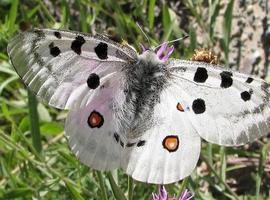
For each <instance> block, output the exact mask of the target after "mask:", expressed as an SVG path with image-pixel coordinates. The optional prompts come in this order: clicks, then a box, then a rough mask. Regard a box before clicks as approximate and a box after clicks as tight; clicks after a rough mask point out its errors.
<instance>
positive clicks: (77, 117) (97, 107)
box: [65, 74, 124, 170]
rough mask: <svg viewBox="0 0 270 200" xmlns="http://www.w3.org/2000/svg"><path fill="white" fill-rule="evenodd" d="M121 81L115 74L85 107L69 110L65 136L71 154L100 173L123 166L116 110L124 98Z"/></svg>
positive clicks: (122, 146)
mask: <svg viewBox="0 0 270 200" xmlns="http://www.w3.org/2000/svg"><path fill="white" fill-rule="evenodd" d="M120 79H121V77H119V76H118V74H115V76H114V77H110V78H108V79H106V80H103V82H104V85H105V86H106V87H104V88H102V89H100V90H97V91H96V92H95V94H93V96H94V98H90V99H89V103H88V104H87V106H85V107H81V108H79V109H75V110H73V109H72V110H70V112H69V114H68V117H67V120H66V125H65V132H66V135H67V137H68V139H69V145H70V147H71V150H72V151H73V152H74V154H75V155H76V156H77V158H78V159H79V160H80V161H81V162H82V163H84V164H86V165H88V166H90V167H92V168H94V169H98V170H112V169H115V168H119V167H120V166H121V164H120V163H121V156H122V152H123V151H124V144H123V141H122V139H121V138H122V135H121V132H119V131H118V119H117V118H116V117H115V109H116V108H117V107H118V106H119V105H118V104H119V103H121V102H119V101H121V99H124V98H123V95H124V94H123V89H122V85H121V81H120Z"/></svg>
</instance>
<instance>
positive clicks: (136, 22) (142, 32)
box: [136, 22, 150, 45]
mask: <svg viewBox="0 0 270 200" xmlns="http://www.w3.org/2000/svg"><path fill="white" fill-rule="evenodd" d="M136 25H137V26H138V27H139V29H140V31H141V32H142V34H143V35H144V37H145V38H146V39H147V42H148V44H149V45H150V40H149V38H148V36H147V35H146V33H145V32H144V31H143V29H142V27H141V26H140V24H139V23H138V22H136Z"/></svg>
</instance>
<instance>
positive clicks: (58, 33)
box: [53, 31, 62, 39]
mask: <svg viewBox="0 0 270 200" xmlns="http://www.w3.org/2000/svg"><path fill="white" fill-rule="evenodd" d="M53 33H54V36H55V37H57V38H58V39H61V38H62V36H61V33H60V32H59V31H54V32H53Z"/></svg>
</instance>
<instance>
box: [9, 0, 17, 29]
mask: <svg viewBox="0 0 270 200" xmlns="http://www.w3.org/2000/svg"><path fill="white" fill-rule="evenodd" d="M18 4H19V1H18V0H14V1H12V4H11V9H10V11H9V21H8V29H9V30H10V31H11V32H13V31H14V30H15V24H16V23H15V22H16V18H17V13H18V11H17V10H18Z"/></svg>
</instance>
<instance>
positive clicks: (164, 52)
mask: <svg viewBox="0 0 270 200" xmlns="http://www.w3.org/2000/svg"><path fill="white" fill-rule="evenodd" d="M173 50H174V47H173V46H170V47H168V43H166V42H165V43H163V44H162V45H161V47H160V48H159V49H158V51H157V56H158V58H159V59H160V60H161V61H163V62H165V61H167V60H168V58H169V57H170V55H171V54H172V52H173Z"/></svg>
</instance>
